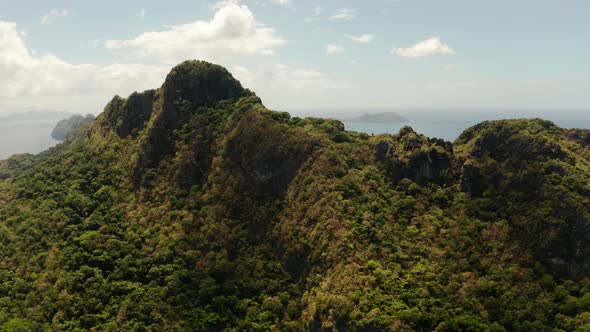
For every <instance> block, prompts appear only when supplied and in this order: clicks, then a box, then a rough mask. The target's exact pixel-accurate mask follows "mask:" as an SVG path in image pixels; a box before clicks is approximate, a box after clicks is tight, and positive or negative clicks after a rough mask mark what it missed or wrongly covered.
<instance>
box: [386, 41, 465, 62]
mask: <svg viewBox="0 0 590 332" xmlns="http://www.w3.org/2000/svg"><path fill="white" fill-rule="evenodd" d="M454 53H455V51H453V50H452V49H451V48H450V47H449V45H447V44H444V43H442V42H441V41H440V39H438V38H436V37H433V38H429V39H426V40H424V41H421V42H419V43H418V44H416V45H414V46H411V47H408V48H393V49H392V50H391V54H393V55H397V56H399V57H400V58H404V59H415V58H423V57H428V56H433V55H437V54H454Z"/></svg>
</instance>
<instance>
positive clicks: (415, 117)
mask: <svg viewBox="0 0 590 332" xmlns="http://www.w3.org/2000/svg"><path fill="white" fill-rule="evenodd" d="M373 112H374V113H378V112H383V111H373ZM364 113H372V112H371V111H345V112H334V111H330V112H323V113H322V111H300V112H293V113H292V114H293V115H296V116H319V117H328V118H334V119H339V120H341V121H342V122H343V123H344V126H345V128H346V130H353V131H358V132H364V133H367V134H383V133H388V134H396V133H397V132H399V130H400V129H401V128H402V127H404V126H410V127H412V128H413V129H414V130H415V131H416V132H417V133H419V134H424V135H426V136H428V137H437V138H442V139H445V140H447V141H451V142H452V141H454V140H455V139H457V137H459V135H461V133H462V132H463V131H464V130H465V129H467V128H469V127H472V126H474V125H476V124H478V123H480V122H482V121H486V120H501V119H517V118H542V119H545V120H549V121H553V122H554V123H555V124H556V125H558V126H560V127H562V128H582V129H590V111H586V112H584V111H558V110H555V111H553V110H549V111H522V110H518V111H510V110H504V111H449V110H432V111H428V110H421V111H396V113H397V114H399V115H401V116H403V117H405V118H406V119H408V120H409V121H407V122H390V123H362V122H353V121H349V120H347V119H352V118H354V117H356V116H358V115H361V114H364Z"/></svg>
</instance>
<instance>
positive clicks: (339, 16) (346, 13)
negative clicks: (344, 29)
mask: <svg viewBox="0 0 590 332" xmlns="http://www.w3.org/2000/svg"><path fill="white" fill-rule="evenodd" d="M355 17H356V12H355V11H354V10H352V9H347V8H344V9H338V10H337V11H336V12H335V13H334V14H333V15H332V16H330V17H329V18H330V19H331V20H347V21H348V20H352V19H354V18H355Z"/></svg>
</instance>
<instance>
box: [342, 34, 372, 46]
mask: <svg viewBox="0 0 590 332" xmlns="http://www.w3.org/2000/svg"><path fill="white" fill-rule="evenodd" d="M345 37H346V38H348V39H350V40H352V41H353V42H356V43H361V44H368V43H370V42H372V41H373V39H374V38H375V36H374V35H360V36H352V35H346V36H345Z"/></svg>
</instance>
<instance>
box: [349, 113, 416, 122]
mask: <svg viewBox="0 0 590 332" xmlns="http://www.w3.org/2000/svg"><path fill="white" fill-rule="evenodd" d="M346 121H350V122H363V123H384V122H408V121H409V120H408V119H406V118H405V117H403V116H401V115H399V114H397V113H396V112H383V113H365V114H363V115H359V116H357V117H355V118H352V119H347V120H346Z"/></svg>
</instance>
